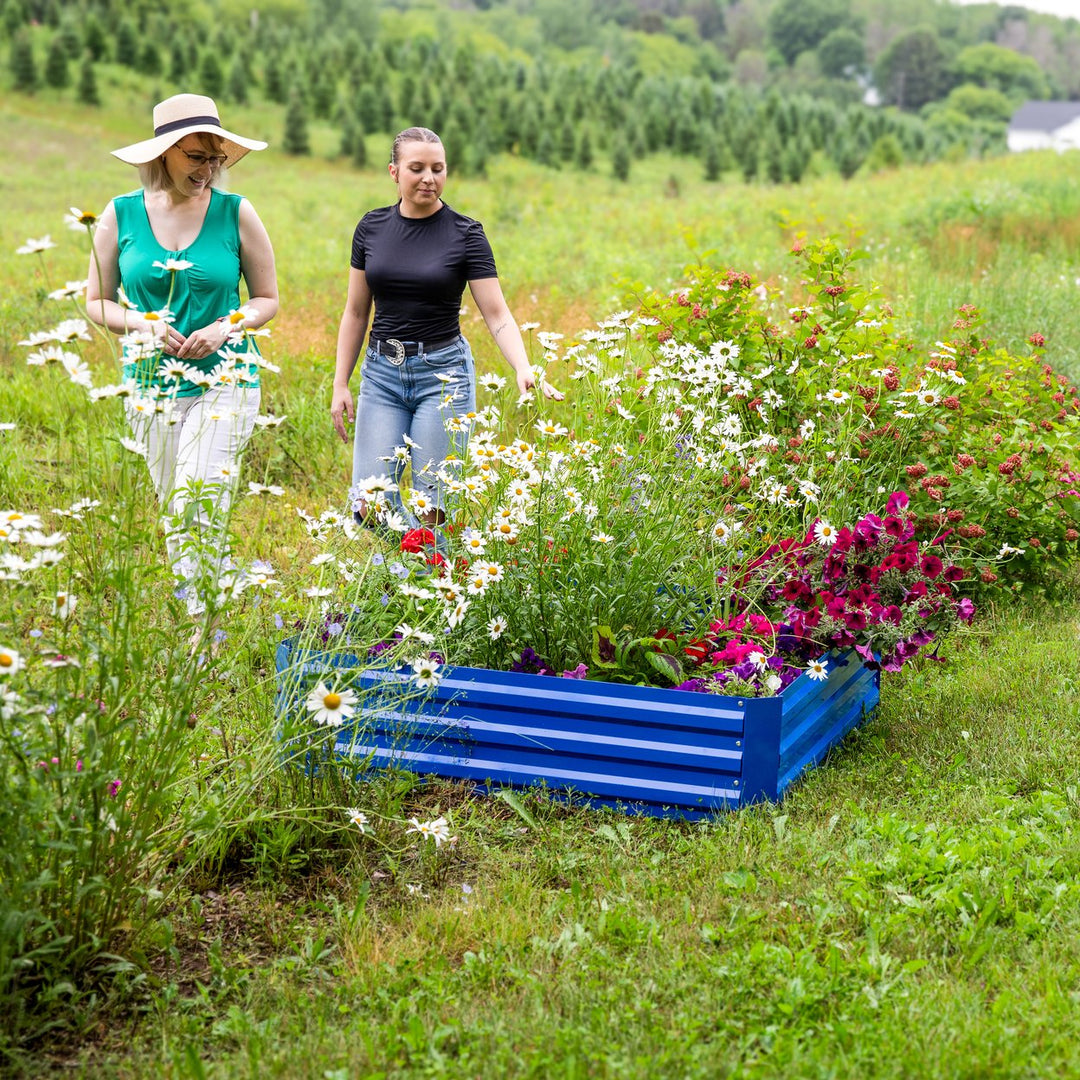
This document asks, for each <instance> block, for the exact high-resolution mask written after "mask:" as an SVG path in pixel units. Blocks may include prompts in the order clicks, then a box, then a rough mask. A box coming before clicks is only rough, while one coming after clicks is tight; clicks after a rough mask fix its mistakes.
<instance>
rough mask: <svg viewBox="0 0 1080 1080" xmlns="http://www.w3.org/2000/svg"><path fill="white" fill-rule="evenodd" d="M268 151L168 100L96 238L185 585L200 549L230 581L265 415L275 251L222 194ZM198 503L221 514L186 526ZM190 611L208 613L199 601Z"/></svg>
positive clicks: (103, 288) (107, 298)
mask: <svg viewBox="0 0 1080 1080" xmlns="http://www.w3.org/2000/svg"><path fill="white" fill-rule="evenodd" d="M265 148H266V143H264V142H259V141H257V140H255V139H247V138H244V137H243V136H241V135H236V134H234V133H233V132H231V131H227V130H226V129H225V128H224V127H222V124H221V121H220V120H219V119H218V113H217V107H216V105H215V104H214V102H213V100H212V99H211V98H208V97H203V96H201V95H198V94H177V95H175V96H174V97H171V98H168V99H167V100H165V101H162V102H161V103H160V104H158V105H156V106H155V107H154V135H153V137H152V138H150V139H146V140H144V141H143V142H138V143H134V144H133V145H131V146H125V147H122V148H121V149H119V150H114V151H113V154H114V156H116V157H118V158H119V159H120V160H121V161H124V162H127V163H128V164H130V165H136V166H138V169H139V176H140V179H141V181H142V187H141V189H140V190H136V191H133V192H131V193H129V194H127V195H120V196H117V197H116V198H115V199H113V200H112V202H110V203H109V205H108V207H107V208H106V209H105V211H104V212H103V213H102V215H101V218H100V221H99V223H98V226H97V229H96V231H95V234H94V251H93V255H92V257H91V260H90V272H89V286H88V289H87V296H86V306H87V310H88V312H89V314H90V316H91V318H93V319H94V320H95V321H96V322H99V323H100V324H101V325H102V326H105V327H107V328H108V329H109V330H112V331H113V332H114V333H116V334H120V335H122V338H121V340H122V344H123V347H124V360H125V366H124V375H125V378H126V379H127V380H128V381H129V384H131V387H132V393H131V395H130V396H129V397H127V399H126V405H127V411H128V416H129V419H130V421H131V424H132V427H133V428H134V430H135V434H136V436H137V437H138V439H139V440H140V441H141V442H142V443H143V445H144V446H145V448H146V456H147V462H148V464H149V467H150V473H151V476H152V477H153V481H154V487H155V489H156V491H157V495H158V498H159V499H160V501H161V504H162V506H163V507H164V508H166V509H167V510H168V511H169V512H170V516H171V517H172V522H171V524H170V522H169V521H168V518H167V527H166V542H167V546H168V548H169V555H170V560H171V562H172V563H173V565H174V567H175V568H177V569H178V570H179V571H180V572H182V573H183V574H184V575H185V576H190V575H191V572H192V570H193V569H194V568H196V567H198V565H199V564H200V560H199V559H198V558H197V554H198V552H197V548H198V547H199V546H202V547H204V549H205V548H206V547H207V545H209V547H210V548H211V549H212V550H215V551H217V552H218V553H219V554H218V556H217V558H216V559H214V560H213V562H214V568H215V569H217V568H220V565H221V555H220V551H221V549H222V545H221V529H222V527H223V524H224V520H225V518H226V515H227V512H228V508H229V503H230V499H231V495H232V491H233V488H234V486H235V479H236V475H237V471H238V469H237V463H238V457H239V454H240V451H241V449H242V448H243V446H244V444H245V442H246V441H247V439H248V438H249V437H250V435H251V432H252V430H253V428H254V423H255V417H256V416H257V415H258V411H259V389H258V386H259V383H258V370H259V369H258V366H257V364H258V356H259V353H258V348H257V346H256V343H255V339H254V337H253V336H252V334H253V332H254V331H257V330H258V329H259V327H261V326H262V325H263V324H264V323H266V322H268V321H269V320H270V319H272V318H273V317H274V315H275V314H276V313H277V309H278V291H277V277H276V273H275V270H274V251H273V248H272V247H271V244H270V238H269V237H268V236H267V233H266V229H265V228H264V227H263V224H262V222H261V221H260V220H259V216H258V215H257V214H256V213H255V210H254V209H253V208H252V206H251V204H250V203H249V202H248V201H247V200H246V199H244V198H242V197H241V196H239V195H231V194H228V193H226V192H225V191H224V190H223V188H222V185H223V182H224V176H225V170H226V168H228V167H229V166H232V165H235V164H236V162H238V161H239V160H240V159H241V158H242V157H243V156H244V155H245V154H247V152H248V151H249V150H263V149H265ZM241 277H242V278H243V279H244V281H245V283H246V286H247V292H248V299H247V300H246V301H245V302H244V303H243V305H241V301H240V279H241ZM196 491H202V494H203V497H201V498H199V499H198V500H197V501H196V507H199V508H204V506H205V504H206V499H205V495H207V494H212V498H211V499H210V500H209V505H211V506H212V507H213V510H212V512H210V513H209V514H208V513H207V512H206V511H205V509H199V512H197V513H194V514H188V515H186V518H187V520H186V523H185V524H184V525H183V526H182V527H181V526H180V525H179V522H180V521H183V520H184V518H185V514H184V511H185V507H186V506H187V504H188V503H189V502H191V495H192V493H193V492H196ZM200 541H201V545H200V543H199V542H200ZM192 545H194V548H193V550H190V551H185V548H187V547H189V546H192ZM189 555H195V556H196V558H194V559H188V558H186V556H189ZM189 607H190V608H191V610H192V611H193V612H198V611H200V610H201V604H200V603H199V602H198V600H197V598H196V597H194V596H193V595H192V596H189Z"/></svg>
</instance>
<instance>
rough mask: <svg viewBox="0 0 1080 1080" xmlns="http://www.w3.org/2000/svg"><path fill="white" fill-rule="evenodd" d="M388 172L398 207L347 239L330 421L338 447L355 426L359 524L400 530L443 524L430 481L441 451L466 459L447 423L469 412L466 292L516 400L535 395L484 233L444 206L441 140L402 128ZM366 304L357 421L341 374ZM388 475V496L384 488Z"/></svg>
mask: <svg viewBox="0 0 1080 1080" xmlns="http://www.w3.org/2000/svg"><path fill="white" fill-rule="evenodd" d="M390 176H391V178H392V179H393V181H394V183H395V184H397V188H398V194H399V197H400V198H399V201H398V202H397V203H396V204H395V205H393V206H385V207H382V208H381V209H378V210H372V211H371V212H370V213H368V214H365V215H364V217H363V218H362V219H361V221H360V223H359V224H358V225H357V226H356V231H355V233H354V235H353V245H352V260H351V269H350V271H349V294H348V298H347V300H346V302H345V310H344V312H343V313H342V316H341V325H340V326H339V328H338V339H337V366H336V368H335V371H334V392H333V399H332V402H331V405H330V416H331V418H332V419H333V422H334V429H335V430H336V431H337V433H338V435H340V436H341V438H342V439H343V440H344V441H348V431H347V428H346V425H347V424H348V423H353V422H354V421H355V427H356V435H355V442H354V451H353V477H352V481H353V487H352V499H353V510H354V513H355V514H356V517H357V520H360V521H364V522H366V523H368V524H372V523H373V518H374V513H373V511H374V512H375V513H378V514H379V520H380V521H381V522H382V523H384V524H389V525H390V526H391V527H392V528H399V529H401V528H415V527H416V526H417V525H418V524H420V523H422V524H424V525H429V526H431V525H436V524H438V523H439V522H441V521H442V520H443V516H444V515H443V506H442V485H441V484H440V482H439V478H438V476H437V473H438V471H439V470H440V469H441V467H442V463H443V461H444V460H445V459H446V457H447V455H448V454H450V453H451V452H453V453H456V454H457V455H458V456H459V457H460V456H463V454H464V450H465V440H466V439H467V436H468V428H467V424H462V423H460V422H454V418H455V417H458V418H460V417H463V416H464V415H465V414H466V413H470V412H472V411H473V410H474V409H475V408H476V371H475V368H474V365H473V359H472V353H471V351H470V349H469V343H468V342H467V341H466V340H465V338H463V337H462V335H461V325H460V321H459V311H460V309H461V298H462V295H463V293H464V291H465V286H466V285H468V286H469V290H470V292H471V293H472V296H473V299H474V300H475V301H476V306H477V307H478V308H479V309H480V314H481V315H482V316H483V317H484V322H485V323H486V324H487V327H488V330H489V331H490V332H491V336H492V337H493V338H494V340H495V344H496V345H498V347H499V349H500V351H501V352H502V354H503V356H504V357H506V360H507V362H508V363H509V364H510V366H511V367H512V368H513V369H514V374H515V377H516V380H517V387H518V392H519V393H521V394H525V393H527V392H529V391H531V390H533V389H534V388H535V376H534V374H533V370H532V366H531V364H530V363H529V358H528V355H527V354H526V352H525V343H524V342H523V341H522V339H521V332H520V331H519V330H518V326H517V323H516V322H515V321H514V318H513V316H512V315H511V314H510V309H509V308H508V307H507V305H506V300H505V299H504V298H503V294H502V289H501V287H500V285H499V279H498V276H497V272H496V269H495V259H494V257H493V255H492V253H491V245H490V244H489V243H488V241H487V237H486V236H485V235H484V228H483V226H482V225H481V224H480V223H479V222H478V221H473V220H472V219H471V218H467V217H465V216H464V215H462V214H459V213H457V211H455V210H453V209H452V208H451V207H449V206H447V205H446V203H444V202H443V200H442V192H443V185H444V184H445V182H446V156H445V153H444V151H443V146H442V143H441V141H440V140H439V137H438V135H436V134H435V133H434V132H432V131H429V130H428V129H427V128H409V129H407V130H406V131H403V132H401V134H400V135H398V136H397V138H396V139H394V148H393V154H392V159H391V162H390ZM373 302H374V305H375V320H374V323H373V324H372V327H371V336H370V337H369V338H368V347H367V351H366V353H365V356H364V361H363V364H362V366H361V369H360V375H361V385H360V391H359V394H358V397H357V403H356V409H355V413H354V408H353V399H352V395H351V394H350V392H349V378H350V376H351V375H352V373H353V369H354V368H355V366H356V361H357V358H358V357H359V355H360V349H361V347H362V345H363V343H364V338H365V335H366V334H367V329H368V319H369V317H370V315H371V307H372V303H373ZM542 389H543V392H544V394H545V395H546V396H547V397H551V398H556V399H558V398H561V397H562V394H560V393H559V392H558V391H557V390H555V389H554V388H553V387H551V386H550V385H548V384H547V383H546V382H545V383H544V384H543V387H542ZM448 422H449V423H450V424H451V426H452V427H453V428H454V429H455V430H454V432H453V433H452V434H451V432H450V431H449V430H448V428H447V424H448ZM406 457H408V459H409V460H410V462H411V465H412V483H411V489H412V490H411V493H410V496H409V500H408V504H407V505H406V504H405V503H403V501H402V499H401V496H400V494H399V492H398V491H397V490H396V485H397V483H398V481H399V480H400V477H401V473H402V471H403V470H404V466H405V458H406ZM386 477H388V478H389V480H391V481H392V483H391V485H390V487H391V488H392V490H386V488H387V485H386V483H385V480H384V479H383V478H386ZM395 518H396V519H397V520H395Z"/></svg>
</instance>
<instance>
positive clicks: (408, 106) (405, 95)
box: [397, 72, 416, 121]
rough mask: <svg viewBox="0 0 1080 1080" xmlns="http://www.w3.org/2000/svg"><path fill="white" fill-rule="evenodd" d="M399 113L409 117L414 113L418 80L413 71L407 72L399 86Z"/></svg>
mask: <svg viewBox="0 0 1080 1080" xmlns="http://www.w3.org/2000/svg"><path fill="white" fill-rule="evenodd" d="M397 104H398V115H399V116H401V117H404V118H406V121H407V118H408V117H410V116H412V115H413V111H414V109H415V107H416V80H415V79H414V78H413V76H412V73H411V72H406V73H405V76H404V78H402V80H401V85H400V86H399V87H398V99H397Z"/></svg>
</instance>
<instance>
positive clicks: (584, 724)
mask: <svg viewBox="0 0 1080 1080" xmlns="http://www.w3.org/2000/svg"><path fill="white" fill-rule="evenodd" d="M348 668H356V671H355V673H346V672H344V671H343V670H342V669H348ZM444 670H445V677H444V678H443V680H442V682H441V683H440V684H439V686H438V688H437V689H436V690H434V691H433V692H431V693H430V694H425V695H420V694H418V693H416V692H415V691H410V689H409V686H410V684H409V674H408V673H407V672H404V671H397V670H391V669H380V668H363V667H360V666H359V662H358V660H357V658H356V657H355V656H350V655H348V654H344V653H330V652H317V651H311V652H304V653H301V654H298V652H297V650H296V649H295V647H294V645H293V643H292V642H288V641H287V642H284V643H283V644H281V645H279V646H278V650H277V671H278V711H279V715H280V716H281V717H282V718H283V719H285V718H288V717H292V718H297V717H298V715H299V712H301V711H303V708H304V706H303V695H304V694H305V693H306V692H307V691H308V690H309V689H310V688H311V687H312V686H313V685H314V684H315V682H316V681H318V680H319V679H328V680H333V678H334V676H335V675H336V676H337V677H338V678H339V680H340V681H341V682H342V683H347V684H348V685H350V686H352V687H353V688H354V689H355V690H357V691H358V692H359V693H360V694H362V695H363V699H362V700H363V702H364V708H363V711H362V712H361V713H358V715H357V716H356V717H354V718H353V719H352V720H351V721H350V722H348V723H346V724H344V725H342V726H341V727H340V728H338V729H337V731H336V738H335V743H334V752H335V754H336V755H338V756H339V757H341V758H343V759H346V760H347V759H353V760H356V761H357V762H358V763H363V766H364V768H372V767H387V766H389V767H394V768H399V769H407V770H409V771H411V772H415V773H422V774H428V775H434V776H442V777H448V778H455V779H462V780H468V781H473V782H474V783H476V784H477V785H480V786H482V787H484V788H489V787H500V786H512V787H515V788H526V787H531V786H533V785H537V784H542V785H544V786H545V787H546V788H548V789H549V790H551V791H553V792H568V793H572V794H573V795H574V796H576V797H578V798H580V799H583V800H587V801H589V802H590V803H593V804H595V805H608V806H617V807H619V808H622V809H625V810H627V811H628V812H631V813H646V814H675V815H680V816H685V817H698V816H700V815H702V814H708V813H712V812H715V811H718V810H733V809H738V808H739V807H741V806H745V805H747V804H748V803H752V802H757V801H759V800H761V799H770V800H776V799H779V798H780V797H781V796H782V795H783V793H784V791H785V790H786V789H787V787H788V786H789V785H790V784H791V783H792V781H794V780H795V779H796V778H797V777H798V776H799V775H800V774H802V773H803V772H804V771H805V770H806V769H808V768H809V767H811V766H812V765H814V764H816V763H817V762H819V761H821V759H822V758H823V757H824V756H825V754H826V753H828V751H829V749H830V748H831V747H833V746H835V745H836V744H837V743H838V742H839V741H840V740H841V739H843V737H844V736H845V735H846V734H847V733H848V732H849V731H851V730H852V728H854V727H857V726H858V725H859V724H860V723H862V721H863V720H864V719H865V718H866V716H867V715H868V714H869V713H870V712H871V711H872V710H873V709H874V707H875V706H876V705H877V703H878V698H879V683H878V674H877V672H873V671H870V670H869V669H867V668H866V667H864V666H863V665H862V663H861V662H860V660H859V658H858V656H857V655H856V654H855V653H854V652H848V653H842V654H836V653H834V654H831V655H830V656H829V677H828V679H827V680H824V681H820V682H815V681H814V680H812V679H810V678H809V676H807V675H802V676H801V677H800V678H798V679H797V680H796V681H795V682H793V683H792V684H791V685H790V686H789V687H788V688H787V689H786V690H785V691H784V693H783V694H782V695H780V696H779V697H773V698H740V697H721V696H717V695H712V694H695V693H689V692H687V691H682V690H663V689H658V688H655V687H650V686H629V685H625V684H617V683H603V682H592V681H582V680H576V679H562V678H553V677H551V676H547V675H521V674H517V673H514V672H505V671H489V670H487V669H484V668H468V667H450V668H446V669H444ZM294 730H295V725H294Z"/></svg>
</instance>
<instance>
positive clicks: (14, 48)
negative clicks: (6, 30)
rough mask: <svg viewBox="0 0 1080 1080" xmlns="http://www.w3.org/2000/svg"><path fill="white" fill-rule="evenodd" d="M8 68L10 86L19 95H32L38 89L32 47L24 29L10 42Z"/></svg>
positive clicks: (27, 33) (28, 34)
mask: <svg viewBox="0 0 1080 1080" xmlns="http://www.w3.org/2000/svg"><path fill="white" fill-rule="evenodd" d="M8 68H9V70H10V71H11V81H12V85H13V86H14V87H15V89H16V90H18V91H19V92H20V93H23V94H32V93H33V92H34V91H35V90H36V89H37V88H38V85H39V82H40V78H39V76H38V69H37V62H36V61H35V60H34V46H33V43H32V42H31V40H30V33H29V31H27V30H26V29H21V30H19V31H18V32H17V33H16V34H15V36H14V37H13V38H12V40H11V47H10V51H9V53H8Z"/></svg>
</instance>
